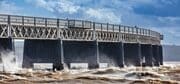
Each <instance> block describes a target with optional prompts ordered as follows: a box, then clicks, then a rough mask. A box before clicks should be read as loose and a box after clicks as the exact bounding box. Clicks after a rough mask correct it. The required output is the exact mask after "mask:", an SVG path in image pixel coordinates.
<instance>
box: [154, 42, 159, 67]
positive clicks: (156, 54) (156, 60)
mask: <svg viewBox="0 0 180 84" xmlns="http://www.w3.org/2000/svg"><path fill="white" fill-rule="evenodd" d="M152 49H153V58H152V59H153V65H154V66H159V62H160V57H159V46H158V45H152Z"/></svg>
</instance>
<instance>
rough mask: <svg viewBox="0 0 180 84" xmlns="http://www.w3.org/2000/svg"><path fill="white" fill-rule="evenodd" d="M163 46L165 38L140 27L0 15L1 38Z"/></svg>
mask: <svg viewBox="0 0 180 84" xmlns="http://www.w3.org/2000/svg"><path fill="white" fill-rule="evenodd" d="M9 37H10V38H15V39H50V40H56V39H62V40H73V41H74V40H78V41H92V40H97V41H100V42H101V41H102V42H125V43H141V44H155V45H156V44H157V45H159V44H160V41H161V40H162V35H161V34H160V33H158V32H155V31H152V30H149V29H143V28H138V27H136V26H135V27H130V26H123V25H116V24H108V23H95V22H91V21H83V20H70V19H55V18H43V17H29V16H15V15H2V14H1V15H0V38H9Z"/></svg>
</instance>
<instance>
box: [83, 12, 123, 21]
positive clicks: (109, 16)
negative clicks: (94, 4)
mask: <svg viewBox="0 0 180 84" xmlns="http://www.w3.org/2000/svg"><path fill="white" fill-rule="evenodd" d="M85 13H86V14H87V16H88V17H89V18H94V19H96V21H99V22H110V23H121V16H120V15H118V16H117V15H115V14H114V12H112V11H110V10H107V9H92V8H89V9H88V10H87V11H85Z"/></svg>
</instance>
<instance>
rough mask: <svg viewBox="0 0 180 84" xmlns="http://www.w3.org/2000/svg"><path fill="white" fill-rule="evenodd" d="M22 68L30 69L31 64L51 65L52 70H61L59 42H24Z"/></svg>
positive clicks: (29, 40) (28, 40)
mask: <svg viewBox="0 0 180 84" xmlns="http://www.w3.org/2000/svg"><path fill="white" fill-rule="evenodd" d="M23 56H24V57H23V65H22V66H23V67H24V68H32V67H33V63H53V68H54V69H55V68H56V69H57V70H60V69H63V62H62V57H61V43H60V40H32V39H26V40H25V41H24V53H23Z"/></svg>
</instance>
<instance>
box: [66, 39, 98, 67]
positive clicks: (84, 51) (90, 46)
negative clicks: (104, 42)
mask: <svg viewBox="0 0 180 84" xmlns="http://www.w3.org/2000/svg"><path fill="white" fill-rule="evenodd" d="M97 47H98V45H97V43H96V41H63V48H64V62H65V63H66V64H67V65H68V67H69V68H70V67H71V66H70V64H71V63H88V68H90V69H92V68H98V67H99V58H98V56H97V55H98V50H97Z"/></svg>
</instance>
